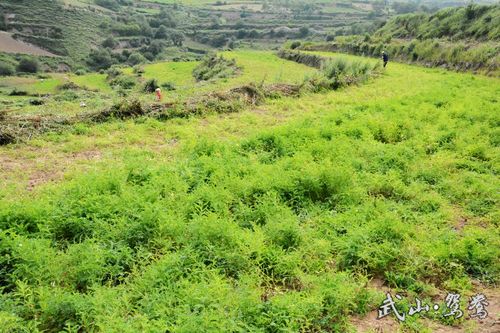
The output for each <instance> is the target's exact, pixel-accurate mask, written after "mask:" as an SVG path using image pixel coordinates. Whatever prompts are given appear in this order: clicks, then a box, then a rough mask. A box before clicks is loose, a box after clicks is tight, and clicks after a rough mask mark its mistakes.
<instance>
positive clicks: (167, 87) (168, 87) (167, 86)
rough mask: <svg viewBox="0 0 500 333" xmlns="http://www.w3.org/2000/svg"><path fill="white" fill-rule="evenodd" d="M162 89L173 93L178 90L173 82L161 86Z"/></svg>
mask: <svg viewBox="0 0 500 333" xmlns="http://www.w3.org/2000/svg"><path fill="white" fill-rule="evenodd" d="M161 87H162V88H163V89H164V90H166V91H173V90H175V89H176V88H175V83H173V82H164V83H162V84H161Z"/></svg>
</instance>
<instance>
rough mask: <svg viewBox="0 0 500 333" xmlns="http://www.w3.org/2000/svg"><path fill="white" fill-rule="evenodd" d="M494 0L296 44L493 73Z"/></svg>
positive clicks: (497, 14)
mask: <svg viewBox="0 0 500 333" xmlns="http://www.w3.org/2000/svg"><path fill="white" fill-rule="evenodd" d="M499 20H500V5H498V4H497V5H492V6H477V5H470V6H467V7H461V8H447V9H443V10H441V11H438V12H437V13H435V14H408V15H401V16H397V17H395V18H392V19H391V20H389V21H388V22H387V23H386V24H385V25H384V26H382V27H381V28H380V29H379V30H377V31H376V32H375V33H374V34H373V35H368V34H366V35H364V36H359V35H358V36H356V35H353V36H348V37H338V38H337V39H336V40H335V41H334V42H332V43H320V44H314V43H312V44H311V43H310V44H307V43H305V44H304V45H303V46H302V48H304V49H306V50H316V51H322V50H323V51H341V52H348V53H353V54H360V55H370V56H375V57H380V55H381V52H382V51H383V50H386V51H387V52H388V53H389V56H390V58H392V59H394V60H398V61H404V62H414V63H419V64H421V65H425V66H429V67H437V66H440V67H445V68H448V69H453V70H460V71H476V72H482V73H487V74H489V75H492V76H498V75H499V72H498V71H499V65H500V59H499V55H500V40H499V37H500V21H499Z"/></svg>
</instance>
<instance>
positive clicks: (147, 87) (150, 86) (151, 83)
mask: <svg viewBox="0 0 500 333" xmlns="http://www.w3.org/2000/svg"><path fill="white" fill-rule="evenodd" d="M157 88H160V86H159V85H158V81H157V80H156V79H150V80H148V81H146V83H145V84H144V87H143V88H142V90H143V91H144V92H147V93H153V92H155V90H156V89H157Z"/></svg>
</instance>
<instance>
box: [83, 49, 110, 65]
mask: <svg viewBox="0 0 500 333" xmlns="http://www.w3.org/2000/svg"><path fill="white" fill-rule="evenodd" d="M113 63H114V60H113V58H112V57H111V53H110V52H109V50H108V49H98V50H92V51H90V54H89V57H88V59H87V64H88V65H89V66H90V67H92V68H93V69H96V70H100V69H108V68H109V67H111V65H113Z"/></svg>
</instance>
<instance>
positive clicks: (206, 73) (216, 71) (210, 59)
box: [193, 54, 240, 81]
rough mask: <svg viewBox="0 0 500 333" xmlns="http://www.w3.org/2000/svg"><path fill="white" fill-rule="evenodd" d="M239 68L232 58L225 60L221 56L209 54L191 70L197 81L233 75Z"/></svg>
mask: <svg viewBox="0 0 500 333" xmlns="http://www.w3.org/2000/svg"><path fill="white" fill-rule="evenodd" d="M239 70H240V68H239V67H238V66H237V65H236V61H235V60H234V59H231V60H227V59H225V58H223V57H222V56H220V57H218V56H217V55H216V54H211V55H208V56H206V57H205V58H204V59H203V60H202V62H201V63H200V64H199V65H198V66H197V67H196V68H195V69H194V70H193V76H194V78H195V79H196V80H197V81H208V80H214V79H220V78H228V77H231V76H234V75H235V74H237V73H238V71H239Z"/></svg>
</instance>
